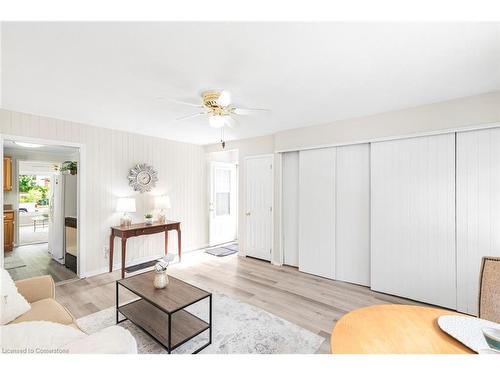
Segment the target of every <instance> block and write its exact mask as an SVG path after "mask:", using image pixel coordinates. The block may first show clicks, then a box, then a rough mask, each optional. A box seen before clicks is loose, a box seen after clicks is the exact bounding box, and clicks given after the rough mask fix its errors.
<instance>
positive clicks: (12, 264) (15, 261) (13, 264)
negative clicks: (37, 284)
mask: <svg viewBox="0 0 500 375" xmlns="http://www.w3.org/2000/svg"><path fill="white" fill-rule="evenodd" d="M21 267H26V263H24V261H23V260H22V259H20V258H17V257H6V258H5V259H4V268H5V269H6V270H13V269H15V268H21Z"/></svg>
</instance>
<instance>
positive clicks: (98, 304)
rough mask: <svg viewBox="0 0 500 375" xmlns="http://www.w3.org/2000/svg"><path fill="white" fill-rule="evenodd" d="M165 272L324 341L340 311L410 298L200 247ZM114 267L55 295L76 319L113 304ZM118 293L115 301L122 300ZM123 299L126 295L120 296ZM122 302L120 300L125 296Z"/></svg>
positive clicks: (63, 287)
mask: <svg viewBox="0 0 500 375" xmlns="http://www.w3.org/2000/svg"><path fill="white" fill-rule="evenodd" d="M168 272H169V274H171V275H173V276H175V277H178V278H180V279H182V280H185V281H187V282H190V283H192V284H194V285H197V286H199V287H201V288H204V289H206V290H209V291H212V292H220V293H224V294H226V295H227V296H229V297H232V298H235V299H238V300H240V301H243V302H246V303H249V304H252V305H255V306H257V307H260V308H262V309H264V310H266V311H268V312H270V313H273V314H275V315H277V316H280V317H282V318H283V319H286V320H288V321H290V322H293V323H295V324H297V325H299V326H301V327H303V328H305V329H308V330H310V331H312V332H315V333H317V334H319V335H321V336H324V337H325V338H327V339H328V340H326V341H325V344H324V345H323V346H322V348H321V349H320V352H324V353H327V352H328V351H329V338H330V333H331V330H332V328H333V326H334V325H335V322H336V321H337V320H338V319H339V318H340V317H342V315H344V314H345V313H347V312H349V311H351V310H353V309H356V308H359V307H363V306H369V305H376V304H387V303H404V304H419V303H417V302H414V301H410V300H406V299H402V298H398V297H394V296H389V295H385V294H381V293H376V292H373V291H371V290H370V289H369V288H367V287H363V286H359V285H353V284H349V283H344V282H339V281H333V280H328V279H324V278H321V277H317V276H313V275H309V274H306V273H302V272H299V271H298V270H297V269H296V268H293V267H287V266H283V267H278V266H273V265H271V264H269V263H268V262H264V261H260V260H256V259H251V258H244V257H239V256H237V255H231V256H227V257H222V258H219V257H215V256H212V255H208V254H205V253H204V252H202V251H196V252H192V253H187V254H185V255H183V257H182V263H177V264H173V265H171V266H170V267H169V271H168ZM119 276H120V274H119V271H115V272H113V273H108V274H103V275H99V276H95V277H91V278H88V279H82V280H78V281H75V282H71V283H65V284H63V285H58V286H56V298H57V300H58V301H59V302H61V303H62V304H63V305H64V306H66V307H67V308H68V309H69V310H70V311H71V312H72V313H73V314H74V315H75V316H76V317H77V318H79V317H82V316H85V315H88V314H92V313H94V312H97V311H100V310H103V309H106V308H109V307H112V306H114V305H115V280H117V279H118V278H119ZM121 298H122V297H121V295H120V299H121ZM125 298H126V297H125ZM124 301H125V299H124Z"/></svg>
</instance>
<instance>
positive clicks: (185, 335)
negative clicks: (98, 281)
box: [116, 271, 212, 354]
mask: <svg viewBox="0 0 500 375" xmlns="http://www.w3.org/2000/svg"><path fill="white" fill-rule="evenodd" d="M153 278H154V271H150V272H145V273H142V274H139V275H135V276H131V277H128V278H126V279H121V280H117V281H116V324H119V323H121V322H124V321H126V320H130V321H131V322H132V323H134V324H135V325H136V326H137V327H139V328H140V329H142V330H143V331H144V332H146V333H147V334H148V335H149V336H151V337H152V338H153V339H154V340H155V341H156V342H158V343H159V344H160V345H161V346H163V347H164V348H165V349H166V351H167V352H168V353H169V354H170V353H171V352H172V350H174V349H175V348H177V347H179V346H181V345H183V344H185V343H186V342H188V341H189V340H191V339H192V338H194V337H195V336H198V335H199V334H200V333H202V332H204V331H206V330H208V331H209V335H208V343H206V344H204V345H203V346H201V347H200V348H198V349H196V350H195V351H194V352H193V354H195V353H198V352H200V351H201V350H203V349H205V348H206V347H207V346H208V345H210V344H211V343H212V293H209V292H207V291H205V290H203V289H200V288H197V287H195V286H193V285H191V284H188V283H186V282H184V281H182V280H179V279H177V278H175V277H172V276H169V277H168V278H169V283H168V285H167V286H166V287H165V288H164V289H155V288H154V286H153ZM120 287H122V288H125V289H127V290H129V291H130V292H132V293H134V294H135V295H136V296H137V297H139V298H138V299H136V300H134V301H132V302H128V303H125V304H123V305H120V302H119V295H120V293H119V288H120ZM205 298H208V299H209V311H208V316H209V318H208V322H207V321H205V320H203V319H201V318H199V317H197V316H195V315H193V314H191V313H190V312H188V311H186V310H185V308H186V307H188V306H191V305H193V304H195V303H196V302H199V301H201V300H203V299H205ZM120 314H121V315H123V316H124V317H125V318H124V319H122V320H119V315H120Z"/></svg>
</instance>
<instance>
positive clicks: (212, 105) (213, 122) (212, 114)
mask: <svg viewBox="0 0 500 375" xmlns="http://www.w3.org/2000/svg"><path fill="white" fill-rule="evenodd" d="M169 100H170V101H171V102H174V103H178V104H184V105H189V106H191V107H196V108H199V109H200V112H197V113H192V114H190V115H187V116H183V117H179V118H177V119H176V120H177V121H183V120H188V119H192V118H195V117H202V116H205V117H207V118H208V124H209V125H210V126H211V127H212V128H216V129H222V128H224V127H225V126H227V127H229V128H234V127H237V126H238V125H239V123H238V121H237V120H236V119H235V118H234V115H237V116H240V115H242V116H245V115H251V114H254V113H258V112H267V111H268V109H262V108H240V107H236V106H235V105H233V103H232V95H231V93H230V92H229V91H227V90H208V91H204V92H203V93H202V94H201V104H195V103H188V102H183V101H179V100H174V99H169Z"/></svg>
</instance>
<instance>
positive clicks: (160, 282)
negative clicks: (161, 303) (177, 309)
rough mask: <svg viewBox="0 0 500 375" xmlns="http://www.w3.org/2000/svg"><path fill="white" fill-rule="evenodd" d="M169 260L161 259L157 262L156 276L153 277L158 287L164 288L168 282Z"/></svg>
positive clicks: (155, 285)
mask: <svg viewBox="0 0 500 375" xmlns="http://www.w3.org/2000/svg"><path fill="white" fill-rule="evenodd" d="M167 268H168V261H166V260H164V259H161V260H160V261H158V263H156V264H155V277H154V279H153V286H154V287H155V288H156V289H163V288H165V287H166V286H167V284H168V275H167Z"/></svg>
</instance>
